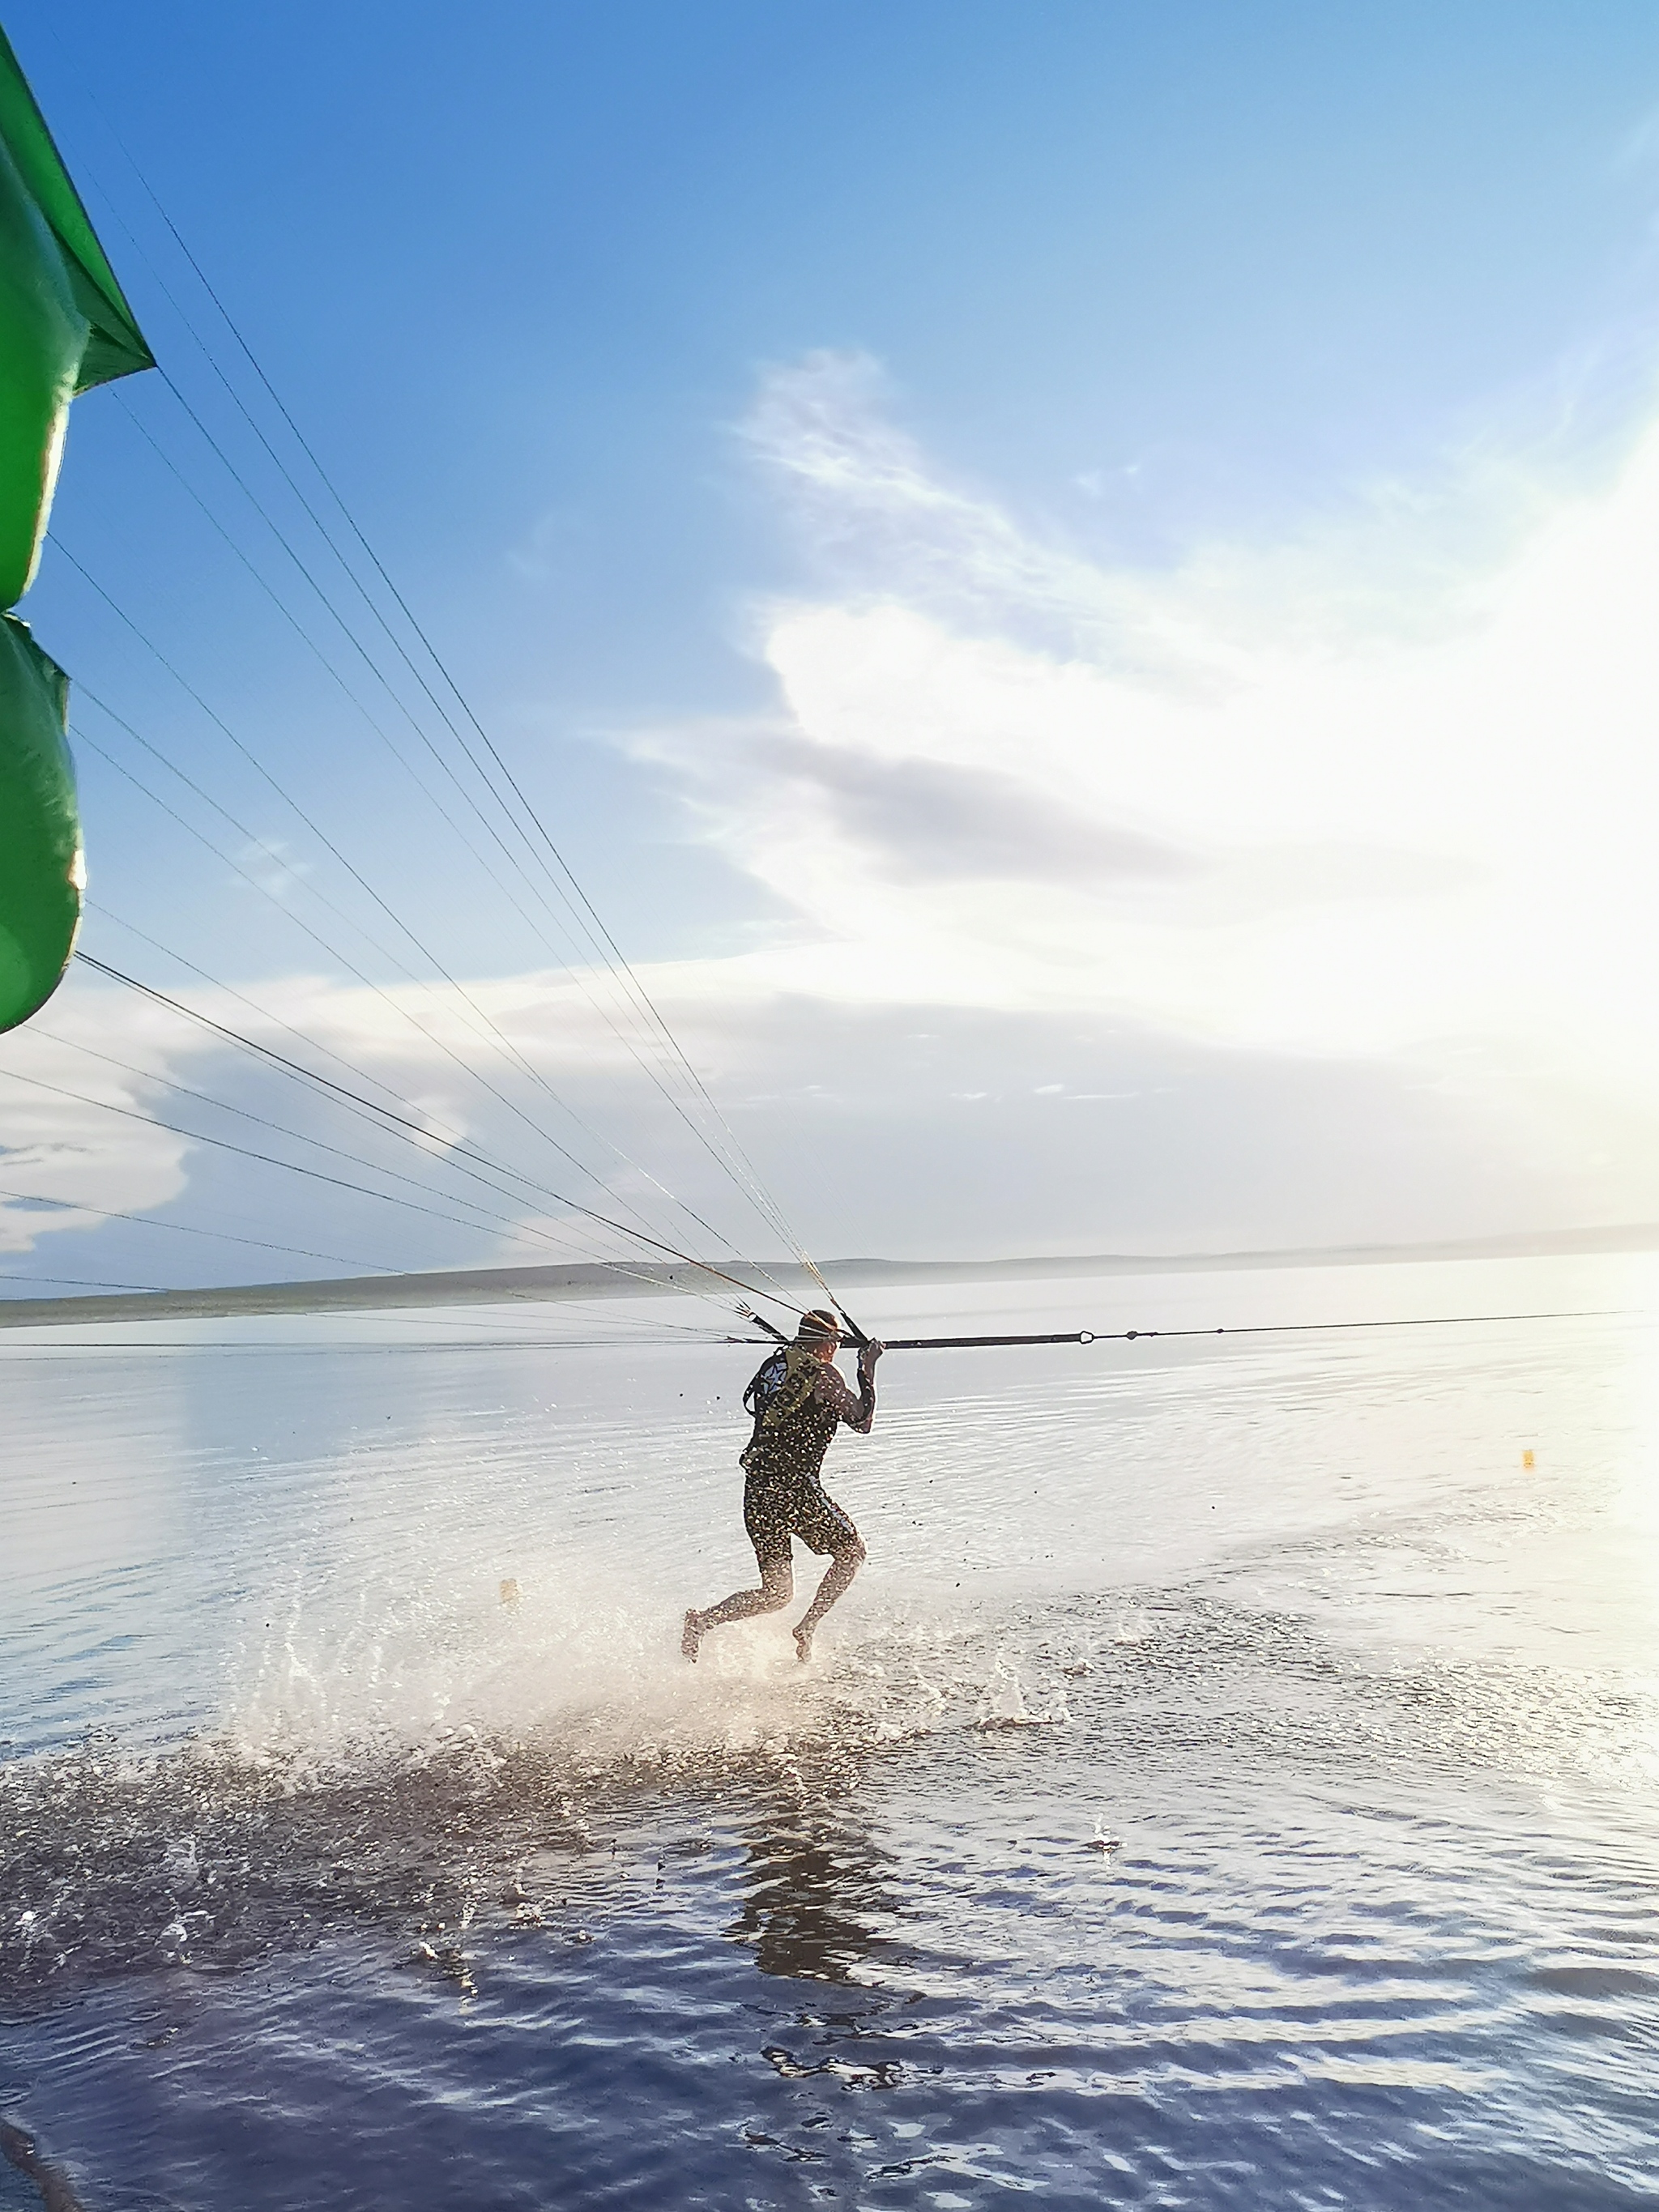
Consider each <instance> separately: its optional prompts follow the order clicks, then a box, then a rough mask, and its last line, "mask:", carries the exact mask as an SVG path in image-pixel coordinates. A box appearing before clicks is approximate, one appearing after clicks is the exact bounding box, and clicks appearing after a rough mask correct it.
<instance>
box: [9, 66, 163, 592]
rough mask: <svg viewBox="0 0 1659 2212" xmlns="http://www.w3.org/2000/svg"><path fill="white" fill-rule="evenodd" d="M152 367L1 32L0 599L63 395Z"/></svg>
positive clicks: (16, 580)
mask: <svg viewBox="0 0 1659 2212" xmlns="http://www.w3.org/2000/svg"><path fill="white" fill-rule="evenodd" d="M154 366H155V359H154V356H152V354H151V352H150V349H149V347H148V346H147V345H146V344H145V343H144V340H143V333H142V332H141V331H140V330H139V328H138V325H137V323H136V322H135V321H134V319H133V314H132V310H131V307H128V305H127V303H126V300H125V295H123V293H122V290H121V287H120V286H119V284H118V283H116V281H115V271H114V270H112V268H111V267H110V265H109V262H108V260H107V259H106V257H105V253H104V249H103V247H102V246H100V244H99V243H98V240H97V237H96V234H94V230H93V228H92V224H91V223H90V222H89V221H88V217H87V211H86V210H85V208H83V207H82V204H81V196H80V194H79V193H78V192H77V191H76V189H75V186H74V185H72V184H71V183H70V176H69V172H68V170H67V169H65V168H64V164H63V161H61V159H60V158H59V156H58V149H57V148H56V147H55V146H54V145H53V144H52V133H51V132H50V131H48V130H47V129H46V118H45V117H44V116H43V115H42V114H41V112H40V109H39V107H37V106H36V105H35V101H34V94H33V93H32V92H31V91H30V90H29V88H28V84H27V80H26V79H25V77H24V76H23V72H22V71H21V70H20V69H19V68H18V66H17V58H16V56H15V54H14V53H13V52H12V50H11V47H10V45H9V43H8V41H7V39H6V36H5V33H3V31H0V606H4V607H9V606H12V605H15V603H16V602H17V601H18V600H19V599H21V598H22V596H23V593H24V592H26V591H27V589H28V587H29V584H30V581H31V580H32V579H33V574H34V566H35V562H36V561H37V560H38V559H39V557H40V540H41V538H43V537H44V536H45V534H46V517H47V515H48V513H50V511H51V507H52V485H53V483H54V481H55V480H56V477H57V475H58V458H59V456H60V454H61V453H62V452H63V447H64V428H65V425H66V423H67V421H68V416H69V404H70V400H71V399H73V398H74V397H75V395H76V392H87V391H89V390H90V389H91V388H92V386H94V385H95V384H106V383H108V382H109V380H111V378H112V377H117V376H129V375H131V374H132V372H133V371H134V370H135V369H140V368H153V367H154Z"/></svg>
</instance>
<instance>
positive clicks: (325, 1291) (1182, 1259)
mask: <svg viewBox="0 0 1659 2212" xmlns="http://www.w3.org/2000/svg"><path fill="white" fill-rule="evenodd" d="M1654 1250H1659V1223H1655V1222H1641V1223H1627V1224H1622V1225H1618V1226H1615V1227H1610V1228H1592V1229H1546V1230H1536V1231H1521V1232H1518V1233H1516V1234H1514V1235H1510V1236H1504V1237H1463V1238H1459V1239H1455V1240H1448V1241H1445V1242H1442V1243H1417V1244H1342V1245H1323V1246H1307V1247H1301V1248H1295V1249H1279V1250H1269V1251H1261V1252H1176V1253H1167V1252H1164V1253H1160V1252H1097V1253H1088V1254H1076V1253H1064V1254H1051V1255H1037V1256H1036V1257H1030V1258H1017V1259H1004V1260H869V1259H864V1260H829V1261H824V1263H823V1271H824V1273H825V1274H826V1275H828V1276H829V1278H830V1279H831V1280H832V1281H833V1282H835V1283H836V1285H837V1286H838V1287H842V1288H844V1289H847V1290H870V1289H873V1288H876V1287H877V1286H878V1285H881V1284H884V1283H929V1282H995V1281H998V1280H1001V1279H1012V1280H1028V1281H1029V1280H1032V1279H1036V1280H1042V1279H1064V1278H1067V1277H1072V1276H1082V1275H1160V1274H1205V1273H1212V1272H1216V1271H1218V1270H1220V1269H1223V1268H1261V1267H1379V1266H1388V1265H1390V1264H1402V1265H1404V1264H1409V1263H1411V1262H1413V1261H1416V1262H1421V1261H1430V1260H1532V1259H1550V1258H1556V1257H1566V1256H1568V1255H1571V1254H1573V1253H1585V1254H1589V1253H1595V1252H1648V1251H1654ZM762 1265H764V1267H765V1270H766V1276H764V1277H763V1276H760V1268H761V1267H762ZM727 1268H728V1272H729V1273H732V1274H734V1275H744V1276H750V1277H759V1278H760V1279H761V1280H765V1279H766V1277H769V1278H770V1279H772V1280H773V1281H774V1282H775V1283H776V1284H777V1285H778V1286H779V1287H780V1288H781V1289H782V1290H784V1291H787V1292H788V1293H789V1294H790V1296H791V1297H797V1296H798V1297H799V1300H800V1302H801V1304H803V1305H805V1304H811V1302H812V1298H813V1296H814V1292H815V1291H816V1288H817V1286H816V1285H815V1284H814V1283H813V1282H812V1280H811V1277H810V1276H808V1275H807V1274H806V1273H805V1270H804V1269H803V1268H800V1267H797V1266H795V1265H794V1264H793V1262H782V1261H765V1262H764V1263H762V1262H758V1261H730V1262H728V1263H727ZM707 1285H708V1278H707V1276H706V1275H705V1274H704V1273H703V1271H702V1269H701V1268H697V1267H683V1266H679V1265H673V1266H635V1265H632V1264H631V1263H630V1265H629V1267H628V1270H627V1272H626V1273H622V1272H619V1271H618V1270H617V1269H616V1268H612V1267H600V1266H597V1265H589V1266H582V1267H460V1268H449V1269H441V1270H438V1271H435V1272H434V1273H428V1274H409V1275H354V1276H341V1277H334V1278H331V1279H324V1280H322V1281H319V1282H306V1283H239V1284H230V1285H225V1286H223V1287H222V1288H218V1289H213V1290H197V1291H113V1292H110V1293H107V1294H104V1295H100V1296H98V1297H73V1298H5V1299H0V1328H64V1327H71V1328H72V1327H75V1326H76V1325H78V1324H80V1323H82V1322H128V1321H210V1320H225V1319H229V1318H234V1317H237V1316H255V1315H264V1314H307V1313H370V1312H376V1311H386V1310H391V1309H394V1308H398V1307H409V1306H460V1305H506V1304H515V1303H518V1302H520V1301H525V1302H527V1303H531V1304H543V1303H544V1302H546V1301H548V1300H558V1299H571V1298H595V1297H651V1296H653V1294H665V1293H666V1292H669V1291H683V1290H686V1289H690V1288H692V1287H694V1286H695V1287H697V1288H704V1287H707ZM736 1295H737V1294H736V1292H735V1291H734V1292H733V1296H734V1297H735V1296H736Z"/></svg>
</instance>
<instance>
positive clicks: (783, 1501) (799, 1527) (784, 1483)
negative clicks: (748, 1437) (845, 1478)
mask: <svg viewBox="0 0 1659 2212" xmlns="http://www.w3.org/2000/svg"><path fill="white" fill-rule="evenodd" d="M743 1525H744V1528H746V1529H747V1530H748V1531H749V1541H750V1543H751V1544H752V1545H753V1546H754V1547H755V1557H756V1558H757V1559H758V1560H759V1561H760V1564H761V1569H762V1571H763V1572H764V1571H765V1570H766V1569H767V1568H768V1567H769V1565H771V1564H772V1562H773V1561H774V1560H775V1559H787V1558H788V1557H789V1539H790V1538H791V1537H792V1536H799V1538H800V1540H801V1541H802V1543H803V1544H805V1547H806V1548H807V1550H808V1551H809V1552H839V1551H841V1550H842V1549H844V1547H846V1546H847V1545H848V1544H856V1543H857V1542H858V1541H859V1532H858V1530H857V1529H856V1528H854V1525H853V1521H852V1516H850V1515H849V1514H846V1513H843V1512H842V1510H841V1508H840V1506H839V1505H837V1504H836V1501H835V1499H834V1498H830V1497H829V1496H827V1495H826V1493H825V1492H824V1489H823V1485H822V1484H821V1483H817V1482H814V1481H811V1480H807V1479H806V1478H805V1477H804V1476H801V1475H787V1474H786V1475H776V1474H751V1475H750V1477H749V1479H748V1480H747V1481H746V1482H745V1483H744V1486H743Z"/></svg>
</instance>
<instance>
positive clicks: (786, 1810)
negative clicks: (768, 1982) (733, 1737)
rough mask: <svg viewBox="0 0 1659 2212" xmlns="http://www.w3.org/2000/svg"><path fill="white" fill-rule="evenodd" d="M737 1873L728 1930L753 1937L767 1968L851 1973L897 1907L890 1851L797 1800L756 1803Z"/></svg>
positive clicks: (798, 1973) (836, 1977)
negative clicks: (736, 1907) (737, 1904)
mask: <svg viewBox="0 0 1659 2212" xmlns="http://www.w3.org/2000/svg"><path fill="white" fill-rule="evenodd" d="M757 1816H758V1824H757ZM747 1820H748V1821H749V1822H750V1824H757V1825H751V1826H750V1832H749V1833H748V1834H747V1836H746V1837H745V1838H744V1852H745V1863H744V1867H743V1869H742V1871H741V1873H740V1875H739V1876H738V1879H739V1881H740V1882H741V1885H742V1889H743V1906H742V1910H741V1911H739V1912H738V1916H737V1917H736V1919H735V1920H734V1921H733V1922H732V1925H731V1926H730V1927H729V1928H728V1929H726V1934H727V1935H728V1936H731V1937H732V1940H733V1941H734V1942H739V1943H747V1944H749V1945H750V1946H751V1947H752V1948H753V1952H754V1960H755V1964H756V1965H757V1966H758V1967H759V1968H760V1970H761V1972H762V1973H763V1974H781V1975H784V1976H786V1977H790V1978H799V1979H801V1980H804V1981H814V1982H845V1981H848V1980H850V1979H852V1978H853V1976H854V1972H855V1971H856V1970H857V1969H858V1968H859V1967H860V1966H862V1965H863V1963H864V1962H865V1960H866V1959H867V1958H868V1957H869V1956H870V1954H871V1953H872V1950H873V1949H874V1948H875V1946H876V1943H877V1942H878V1939H879V1938H880V1937H882V1936H890V1929H891V1923H892V1922H893V1920H894V1917H895V1916H896V1911H897V1899H896V1893H895V1892H894V1889H893V1887H892V1877H893V1874H894V1868H893V1863H892V1860H891V1858H890V1855H889V1854H888V1853H886V1852H885V1851H884V1850H881V1849H880V1848H879V1847H878V1845H877V1844H874V1843H873V1842H872V1840H871V1838H870V1836H869V1834H868V1833H867V1832H866V1831H865V1830H864V1829H863V1828H861V1827H860V1826H856V1825H854V1823H853V1822H851V1821H850V1820H848V1819H847V1818H846V1817H845V1815H844V1814H842V1815H841V1816H839V1817H837V1816H836V1814H833V1813H832V1812H831V1811H830V1810H829V1808H827V1807H823V1808H818V1809H817V1810H815V1811H809V1810H808V1809H807V1808H805V1806H804V1805H802V1804H801V1803H800V1802H799V1800H798V1799H788V1800H779V1801H778V1802H775V1804H774V1805H772V1806H771V1807H770V1808H768V1807H767V1806H765V1805H759V1806H757V1807H755V1808H753V1809H752V1810H751V1811H750V1813H749V1814H748V1815H747Z"/></svg>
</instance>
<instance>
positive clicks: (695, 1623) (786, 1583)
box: [680, 1551, 850, 1659]
mask: <svg viewBox="0 0 1659 2212" xmlns="http://www.w3.org/2000/svg"><path fill="white" fill-rule="evenodd" d="M849 1580H850V1577H849ZM794 1589H795V1577H794V1572H793V1569H792V1568H791V1566H790V1564H789V1554H788V1553H787V1551H784V1552H782V1553H774V1554H773V1556H772V1557H771V1558H770V1559H763V1560H762V1561H761V1585H760V1588H759V1589H746V1590H734V1591H733V1592H732V1595H731V1596H730V1597H723V1598H722V1599H721V1600H720V1603H719V1604H718V1605H711V1606H710V1607H709V1608H708V1612H707V1613H699V1612H698V1611H697V1610H696V1607H693V1608H692V1609H691V1611H690V1613H687V1614H686V1616H685V1628H684V1633H683V1634H682V1635H681V1638H680V1650H682V1651H683V1652H684V1654H685V1656H686V1657H687V1658H688V1659H695V1658H696V1656H697V1646H698V1644H701V1643H702V1639H703V1638H704V1637H705V1636H706V1635H707V1633H708V1631H709V1630H710V1629H711V1628H720V1627H723V1626H724V1625H725V1624H726V1622H727V1621H728V1620H749V1619H750V1616H751V1615H752V1614H754V1613H781V1611H782V1610H783V1608H784V1607H785V1606H786V1605H787V1604H788V1602H789V1601H790V1599H791V1597H792V1596H793V1595H794ZM831 1602H832V1603H833V1602H834V1601H833V1600H832V1601H831Z"/></svg>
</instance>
